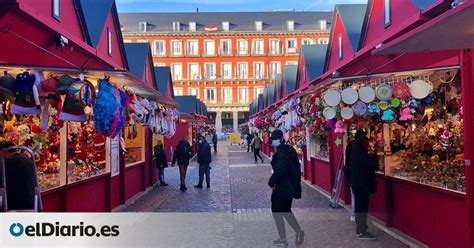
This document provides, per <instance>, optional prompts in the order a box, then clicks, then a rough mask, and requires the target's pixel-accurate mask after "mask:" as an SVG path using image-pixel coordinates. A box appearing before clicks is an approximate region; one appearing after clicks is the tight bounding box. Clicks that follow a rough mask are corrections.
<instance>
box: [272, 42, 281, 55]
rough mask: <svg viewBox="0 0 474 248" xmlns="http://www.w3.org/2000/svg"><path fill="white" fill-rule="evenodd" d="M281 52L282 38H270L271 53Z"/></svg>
mask: <svg viewBox="0 0 474 248" xmlns="http://www.w3.org/2000/svg"><path fill="white" fill-rule="evenodd" d="M280 53H281V42H280V40H270V54H272V55H278V54H280Z"/></svg>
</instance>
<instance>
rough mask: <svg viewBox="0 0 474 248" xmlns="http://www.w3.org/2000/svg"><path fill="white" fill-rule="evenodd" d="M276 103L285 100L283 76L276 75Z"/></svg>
mask: <svg viewBox="0 0 474 248" xmlns="http://www.w3.org/2000/svg"><path fill="white" fill-rule="evenodd" d="M275 86H276V91H275V101H278V100H280V99H281V98H283V76H282V75H281V74H277V75H275Z"/></svg>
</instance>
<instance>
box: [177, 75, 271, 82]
mask: <svg viewBox="0 0 474 248" xmlns="http://www.w3.org/2000/svg"><path fill="white" fill-rule="evenodd" d="M272 79H275V76H270V75H269V76H267V75H263V76H253V75H250V76H247V77H244V76H242V77H240V76H238V75H237V76H231V77H227V76H226V77H223V76H222V75H216V76H215V77H205V76H191V77H178V76H174V75H173V81H175V82H216V81H224V82H228V81H267V80H272Z"/></svg>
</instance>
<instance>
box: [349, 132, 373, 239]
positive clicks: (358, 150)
mask: <svg viewBox="0 0 474 248" xmlns="http://www.w3.org/2000/svg"><path fill="white" fill-rule="evenodd" d="M378 169H379V162H378V159H377V155H376V153H374V154H369V139H368V138H367V135H366V134H365V132H363V131H362V130H360V131H358V134H357V133H356V137H355V141H354V144H353V147H352V154H351V159H350V167H349V171H348V172H349V175H350V185H351V188H352V192H353V193H354V200H355V219H356V226H357V227H356V235H357V237H358V238H359V239H361V240H375V239H376V237H375V236H374V235H372V234H371V233H370V232H368V231H367V228H368V226H367V215H368V211H369V197H370V194H373V193H375V192H377V184H376V181H375V171H376V170H378Z"/></svg>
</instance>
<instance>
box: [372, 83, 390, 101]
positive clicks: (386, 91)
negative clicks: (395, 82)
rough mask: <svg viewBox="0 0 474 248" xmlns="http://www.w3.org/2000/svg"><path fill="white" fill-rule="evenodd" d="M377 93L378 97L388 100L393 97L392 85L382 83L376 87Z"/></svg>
mask: <svg viewBox="0 0 474 248" xmlns="http://www.w3.org/2000/svg"><path fill="white" fill-rule="evenodd" d="M375 95H376V96H377V99H379V100H381V101H387V100H389V99H390V98H392V87H390V85H388V84H383V85H380V86H378V87H377V88H376V89H375Z"/></svg>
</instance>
